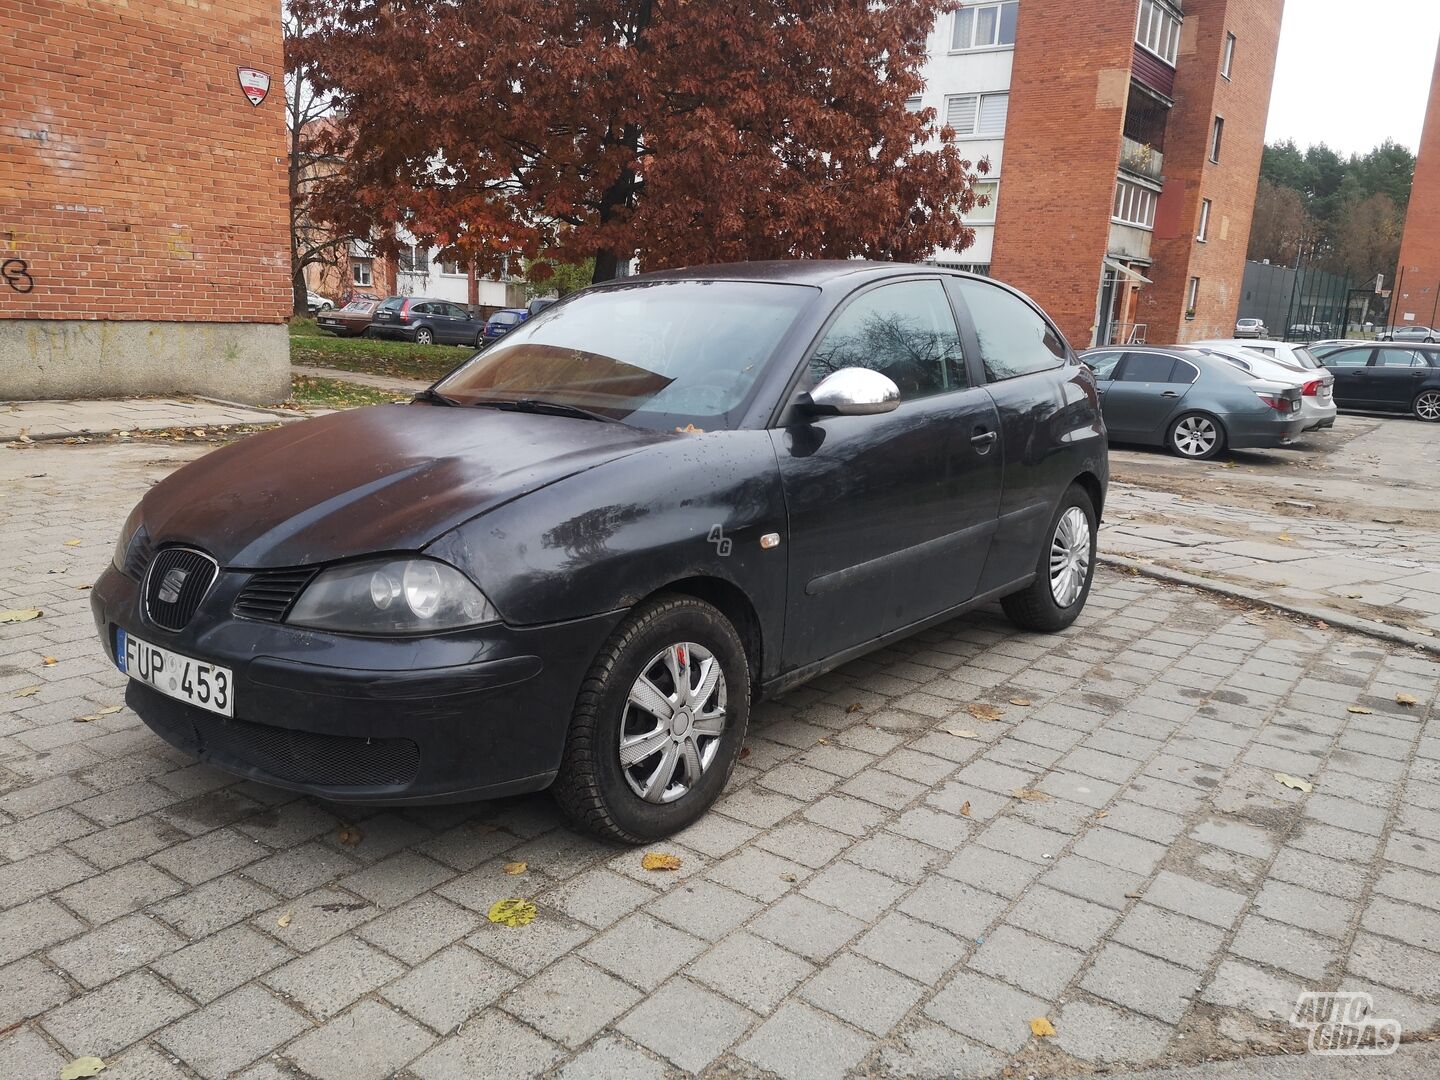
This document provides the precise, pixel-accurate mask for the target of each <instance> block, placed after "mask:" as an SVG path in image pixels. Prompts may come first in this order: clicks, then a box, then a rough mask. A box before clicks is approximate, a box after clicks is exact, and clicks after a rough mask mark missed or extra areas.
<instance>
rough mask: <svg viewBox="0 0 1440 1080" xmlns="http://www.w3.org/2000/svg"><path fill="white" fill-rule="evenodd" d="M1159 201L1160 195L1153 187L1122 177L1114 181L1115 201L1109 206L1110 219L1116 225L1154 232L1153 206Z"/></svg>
mask: <svg viewBox="0 0 1440 1080" xmlns="http://www.w3.org/2000/svg"><path fill="white" fill-rule="evenodd" d="M1159 202H1160V196H1159V194H1158V193H1156V191H1155V189H1154V188H1149V187H1146V186H1145V185H1144V184H1137V183H1135V182H1134V181H1132V180H1126V179H1124V178H1123V177H1122V178H1120V179H1117V180H1116V181H1115V203H1114V205H1113V206H1112V207H1111V208H1110V220H1111V221H1113V222H1114V223H1115V224H1117V225H1128V226H1130V227H1131V228H1132V229H1144V230H1145V231H1146V232H1154V231H1155V208H1156V206H1157V205H1158V204H1159Z"/></svg>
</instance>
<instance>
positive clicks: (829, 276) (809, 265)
mask: <svg viewBox="0 0 1440 1080" xmlns="http://www.w3.org/2000/svg"><path fill="white" fill-rule="evenodd" d="M916 271H921V272H927V273H943V274H953V275H955V276H957V277H974V276H975V275H973V274H965V273H963V272H962V271H959V270H952V269H950V268H949V267H943V266H930V265H928V264H925V263H892V262H873V261H869V260H865V259H772V260H769V261H761V262H737V263H717V264H715V265H713V266H680V267H676V268H675V269H673V270H654V271H651V272H650V273H647V274H637V275H635V276H634V277H628V278H619V279H617V280H618V281H619V282H621V283H623V282H626V281H673V280H686V281H775V282H780V283H782V284H790V285H827V284H829V283H831V282H834V281H837V280H839V279H841V278H846V277H852V276H854V275H856V274H869V275H874V276H877V277H879V276H885V275H886V274H908V273H914V272H916Z"/></svg>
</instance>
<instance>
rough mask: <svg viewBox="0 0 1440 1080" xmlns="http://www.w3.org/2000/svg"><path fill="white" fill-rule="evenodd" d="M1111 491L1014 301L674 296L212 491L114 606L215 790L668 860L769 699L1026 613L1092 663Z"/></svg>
mask: <svg viewBox="0 0 1440 1080" xmlns="http://www.w3.org/2000/svg"><path fill="white" fill-rule="evenodd" d="M1107 478H1108V463H1107V456H1106V449H1105V432H1104V427H1103V425H1102V423H1101V418H1100V411H1099V400H1098V398H1097V396H1096V392H1095V383H1094V379H1093V378H1092V376H1091V374H1090V372H1089V370H1088V369H1087V368H1085V367H1083V366H1081V365H1080V364H1079V363H1078V361H1077V360H1076V358H1075V356H1074V354H1073V353H1072V352H1071V351H1070V349H1069V347H1068V346H1067V345H1066V344H1065V342H1064V340H1063V339H1062V338H1061V336H1060V334H1059V332H1058V331H1057V330H1056V329H1055V327H1054V325H1053V324H1052V323H1051V322H1050V321H1049V320H1048V319H1047V318H1046V317H1045V316H1044V314H1042V313H1041V312H1040V310H1039V309H1038V308H1036V307H1035V306H1034V305H1032V304H1031V303H1030V302H1029V301H1028V300H1026V299H1025V298H1024V297H1023V296H1021V295H1020V294H1018V293H1016V292H1014V291H1012V290H1010V289H1008V288H1006V287H1004V286H1002V285H1000V284H999V283H997V282H994V281H991V280H987V279H984V278H976V277H971V276H967V275H963V274H960V273H958V272H953V271H946V270H940V269H935V268H930V267H920V266H899V265H889V264H879V263H864V262H798V263H755V264H739V265H733V266H719V267H708V268H703V269H690V270H674V271H666V272H662V273H656V274H650V275H644V276H641V277H635V278H628V279H626V280H625V281H624V282H623V283H615V284H613V285H605V286H599V287H593V288H590V289H587V290H584V291H582V292H580V293H577V294H575V295H573V296H571V297H568V298H566V300H564V301H563V302H562V303H560V304H557V305H556V306H555V307H553V308H551V309H550V310H549V311H546V312H544V313H543V314H541V315H538V316H536V317H535V318H534V319H532V320H530V321H528V322H527V323H526V324H525V325H524V326H522V327H520V328H519V329H517V330H515V331H513V332H512V333H511V334H510V335H509V336H507V337H506V339H505V340H504V341H501V342H498V343H497V344H495V345H493V346H491V347H490V348H489V349H487V350H485V351H484V352H482V353H479V354H478V355H477V356H475V357H474V358H473V359H472V360H470V361H469V362H468V363H467V364H465V365H464V366H462V367H460V368H458V369H457V370H456V371H455V372H454V373H452V374H451V375H449V376H447V377H446V378H445V379H443V380H441V381H440V382H439V383H437V384H436V385H435V386H434V387H433V388H431V389H430V390H428V391H426V392H424V393H422V394H421V395H419V396H418V397H417V398H416V400H415V401H414V402H413V403H410V404H403V405H382V406H376V407H372V408H365V409H354V410H350V411H345V412H338V413H334V414H331V415H329V416H326V417H322V418H318V419H314V420H310V421H307V422H304V423H300V424H292V425H286V426H285V427H283V428H280V429H277V430H274V431H269V432H265V433H263V434H260V435H256V436H254V437H252V438H249V439H245V440H243V441H241V442H237V443H234V444H231V445H229V446H226V447H223V448H221V449H219V450H216V451H215V452H214V453H211V454H209V455H207V456H205V457H204V458H201V459H200V460H198V461H195V462H193V463H191V464H189V465H187V466H186V467H184V468H183V469H180V470H179V471H178V472H175V473H173V474H172V475H171V476H169V477H168V478H166V479H165V480H163V481H161V482H160V483H159V484H158V485H156V486H155V487H153V488H151V489H150V490H149V491H148V492H147V493H146V495H145V497H144V498H143V499H142V500H141V502H140V504H139V505H138V506H137V507H136V508H135V510H134V511H133V512H132V513H131V515H130V517H129V520H128V521H127V522H126V524H125V527H124V530H123V533H122V535H121V536H120V538H119V542H118V544H117V547H116V551H115V557H114V565H113V566H112V567H111V568H110V569H108V570H107V571H106V572H105V573H104V575H103V576H102V577H101V579H100V581H99V582H98V583H97V584H96V586H95V588H94V589H93V601H92V602H93V607H94V613H95V620H96V625H97V627H98V629H99V632H100V637H101V639H102V641H103V643H104V648H105V651H106V653H107V655H108V656H109V657H110V658H111V660H112V661H113V662H114V663H116V664H117V665H118V666H119V668H120V669H121V670H122V671H123V672H125V673H127V674H128V675H130V676H131V679H130V683H129V686H128V690H127V694H126V700H127V702H128V703H129V704H130V705H131V706H132V707H133V708H134V709H135V710H136V712H138V713H139V714H140V716H141V717H142V718H143V719H144V720H145V722H146V723H147V724H149V725H150V726H151V727H152V728H153V729H154V730H155V731H156V732H158V733H159V734H160V735H161V736H162V737H164V738H165V739H167V740H169V741H170V742H172V743H173V744H175V745H176V746H177V747H180V748H182V749H183V750H185V751H186V752H188V753H190V754H193V755H195V756H197V757H198V758H200V759H202V760H205V761H209V762H212V763H213V764H215V765H217V766H219V767H221V768H223V769H227V770H229V771H231V772H234V773H237V774H239V775H242V776H247V777H251V778H254V779H256V780H262V781H265V782H267V783H271V784H275V785H278V786H282V787H288V788H292V789H295V790H299V791H306V792H311V793H313V794H315V795H319V796H322V797H326V798H331V799H336V800H341V801H345V802H367V801H369V802H426V801H455V800H461V799H471V798H482V797H490V796H498V795H506V794H511V793H515V792H523V791H532V790H536V789H539V788H544V787H547V786H550V785H553V790H554V793H555V796H556V798H557V800H558V801H559V803H560V805H561V806H562V807H563V808H564V810H565V811H566V812H567V813H568V814H569V815H570V817H571V818H572V819H573V820H574V821H575V822H577V823H578V824H579V825H580V826H582V827H584V828H588V829H591V830H593V831H595V832H598V833H601V834H604V835H608V836H611V837H615V838H618V839H620V840H624V841H629V842H640V841H644V840H648V839H653V838H656V837H659V836H663V835H666V834H669V833H671V832H674V831H675V830H677V829H680V828H682V827H684V826H685V825H687V824H689V823H690V822H692V821H694V820H695V819H696V818H697V817H699V816H700V815H701V814H702V813H703V812H704V811H705V809H706V808H707V807H709V806H710V804H711V803H712V802H713V801H714V800H715V799H716V798H717V797H718V795H719V794H720V792H721V790H722V789H723V788H724V786H725V783H726V780H727V778H728V777H729V776H730V772H731V769H732V767H733V766H734V764H735V761H736V759H737V758H738V756H739V754H740V749H741V745H742V742H743V740H744V737H745V727H746V723H747V720H748V717H749V714H750V708H751V703H752V701H754V700H756V699H757V698H758V697H759V696H761V695H764V694H768V693H776V692H780V691H783V690H785V689H787V688H789V687H793V686H795V685H797V684H799V683H801V682H804V681H805V680H807V679H810V678H813V677H814V676H817V675H819V674H821V673H822V672H825V671H828V670H830V669H832V668H834V667H836V666H838V665H840V664H842V663H844V662H846V661H847V660H850V659H851V658H853V657H857V656H860V655H862V654H864V653H867V652H869V651H871V650H873V649H877V648H880V647H882V646H884V645H885V644H887V643H888V642H891V641H893V640H895V639H897V638H900V637H903V636H905V635H908V634H912V633H914V632H916V631H918V630H921V629H923V628H925V627H928V626H931V625H934V624H936V623H938V622H941V621H943V620H946V619H950V618H953V617H954V616H956V615H957V614H959V613H961V612H964V611H966V610H968V609H970V608H973V607H975V606H976V605H979V604H984V603H987V602H990V601H994V600H997V599H998V600H999V601H1000V603H1001V604H1002V605H1003V607H1004V610H1005V611H1006V612H1007V613H1008V614H1009V616H1010V617H1011V619H1013V620H1014V621H1015V622H1016V623H1018V624H1019V625H1020V626H1022V627H1026V628H1028V629H1031V630H1041V631H1054V630H1059V629H1061V628H1063V627H1065V626H1068V625H1069V624H1070V623H1071V622H1072V621H1073V620H1074V619H1075V618H1076V616H1077V615H1078V614H1079V613H1080V610H1081V608H1082V607H1083V605H1084V604H1085V600H1086V596H1087V594H1088V591H1089V587H1090V578H1091V573H1092V571H1093V568H1094V556H1095V537H1096V526H1097V523H1098V520H1099V517H1100V512H1101V509H1102V507H1103V504H1104V500H1105V491H1106V483H1107Z"/></svg>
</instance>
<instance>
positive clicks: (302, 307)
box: [290, 269, 310, 317]
mask: <svg viewBox="0 0 1440 1080" xmlns="http://www.w3.org/2000/svg"><path fill="white" fill-rule="evenodd" d="M290 291H291V295H292V298H293V303H294V307H295V314H296V315H299V316H301V317H304V316H306V315H309V314H310V289H309V287H308V286H306V284H305V271H304V270H303V269H300V270H296V271H295V276H294V277H293V278H292V279H291V280H290Z"/></svg>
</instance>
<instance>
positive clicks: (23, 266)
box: [0, 259, 35, 293]
mask: <svg viewBox="0 0 1440 1080" xmlns="http://www.w3.org/2000/svg"><path fill="white" fill-rule="evenodd" d="M0 281H4V282H5V284H6V285H9V286H10V288H12V289H14V290H15V291H16V292H18V293H28V292H29V291H30V290H31V289H33V288H35V279H34V278H33V277H31V276H30V264H29V263H27V262H26V261H25V260H24V259H6V260H5V261H4V262H0Z"/></svg>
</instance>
